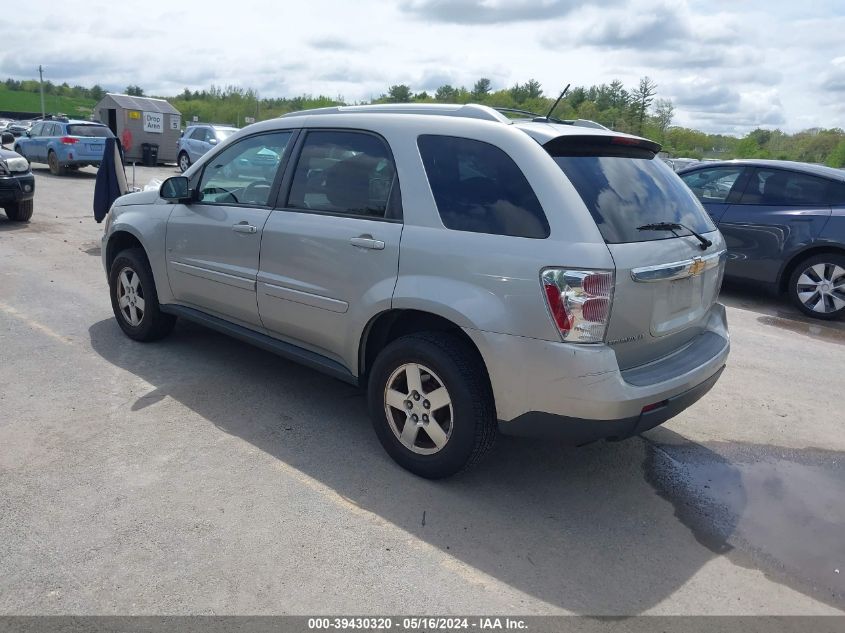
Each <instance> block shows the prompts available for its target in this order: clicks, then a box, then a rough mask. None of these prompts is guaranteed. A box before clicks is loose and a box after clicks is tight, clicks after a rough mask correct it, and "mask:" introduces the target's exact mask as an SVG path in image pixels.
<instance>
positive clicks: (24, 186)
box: [0, 174, 35, 203]
mask: <svg viewBox="0 0 845 633" xmlns="http://www.w3.org/2000/svg"><path fill="white" fill-rule="evenodd" d="M33 197H35V176H33V175H32V174H24V175H20V176H0V203H4V202H6V203H8V202H23V201H25V200H32V198H33Z"/></svg>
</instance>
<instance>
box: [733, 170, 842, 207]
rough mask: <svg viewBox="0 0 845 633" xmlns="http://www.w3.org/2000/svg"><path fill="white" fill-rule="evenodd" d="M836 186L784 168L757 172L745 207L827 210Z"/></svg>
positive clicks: (744, 196) (745, 196) (743, 201)
mask: <svg viewBox="0 0 845 633" xmlns="http://www.w3.org/2000/svg"><path fill="white" fill-rule="evenodd" d="M835 188H836V183H835V182H833V181H830V180H827V179H825V178H817V177H815V176H810V175H808V174H802V173H799V172H794V171H786V170H783V169H759V168H758V169H755V170H754V173H753V174H751V178H750V179H749V181H748V185H747V186H746V187H745V191H744V192H743V194H742V199H741V204H762V205H772V206H788V205H794V206H810V207H813V206H815V207H824V206H829V205H831V204H833V200H832V198H833V197H835V193H834V190H835Z"/></svg>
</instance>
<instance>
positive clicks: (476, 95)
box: [470, 77, 493, 101]
mask: <svg viewBox="0 0 845 633" xmlns="http://www.w3.org/2000/svg"><path fill="white" fill-rule="evenodd" d="M492 88H493V87H492V85H491V84H490V80H489V79H487V77H482V78H481V79H479V80H478V81H476V82H475V85H474V86H473V87H472V92H471V93H470V94H471V95H472V98H473V99H475V100H476V101H484V98H485V97H486V96H487V95H488V94H490V91H491V90H492Z"/></svg>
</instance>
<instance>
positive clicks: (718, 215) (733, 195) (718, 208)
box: [681, 165, 750, 225]
mask: <svg viewBox="0 0 845 633" xmlns="http://www.w3.org/2000/svg"><path fill="white" fill-rule="evenodd" d="M749 171H750V170H749V168H747V167H745V166H743V165H719V166H717V167H709V168H703V169H696V170H695V171H691V172H687V173H684V174H681V179H682V180H683V181H684V183H686V185H687V186H688V187H689V188H690V189H692V192H693V193H694V194H695V195H696V197H697V198H698V199H699V200H700V201H701V204H702V205H703V206H704V210H705V211H707V213H708V214H709V215H710V217H711V218H712V220H713V222H714V223H715V224H717V225H718V224H719V221H720V220H721V219H722V216H723V215H724V214H725V211H727V209H728V206H729V205H730V203H731V202H732V201H734V200H738V199H739V196H740V195H741V194H742V187H743V186H744V185H745V181H746V178H747V176H748V172H749Z"/></svg>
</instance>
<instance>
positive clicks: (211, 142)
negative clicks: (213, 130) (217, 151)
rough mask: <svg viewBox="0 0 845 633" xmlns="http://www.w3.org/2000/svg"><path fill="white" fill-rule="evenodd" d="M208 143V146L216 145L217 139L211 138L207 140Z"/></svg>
mask: <svg viewBox="0 0 845 633" xmlns="http://www.w3.org/2000/svg"><path fill="white" fill-rule="evenodd" d="M208 143H209V145H217V139H216V138H214V137H213V136H212V137H211V138H210V139H208Z"/></svg>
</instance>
